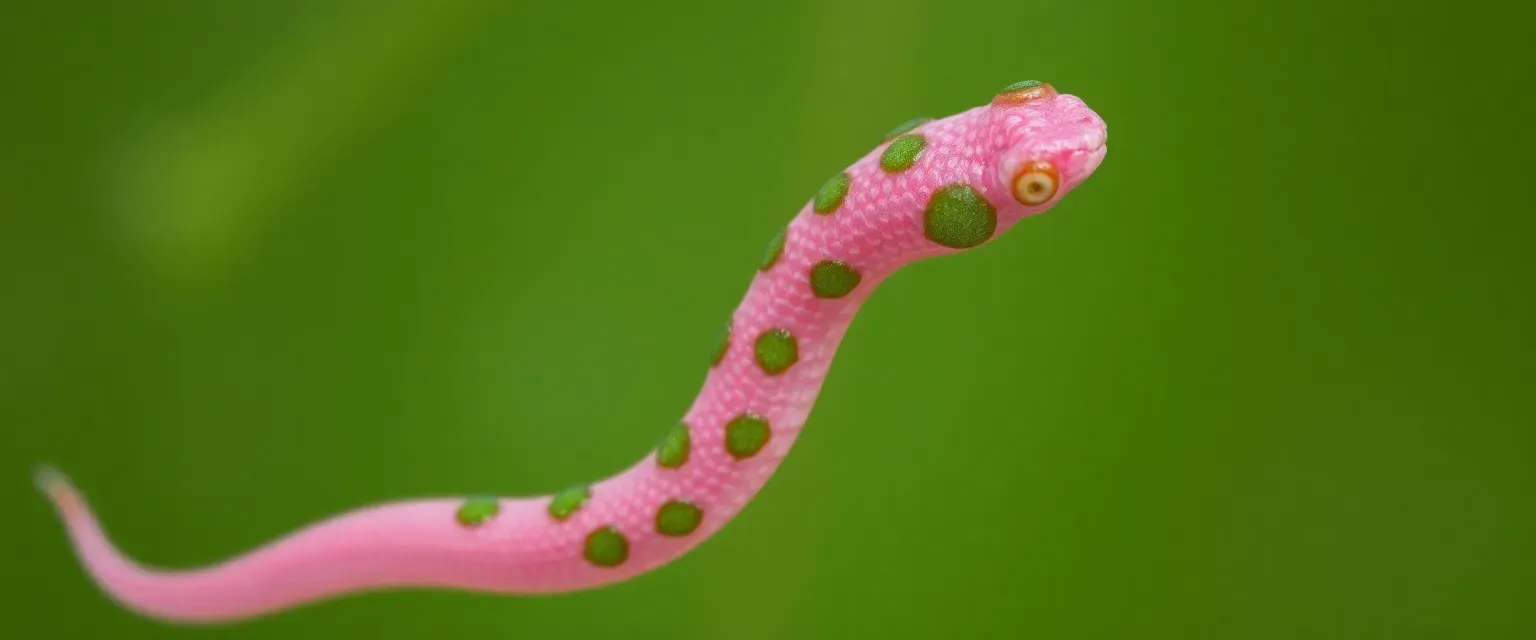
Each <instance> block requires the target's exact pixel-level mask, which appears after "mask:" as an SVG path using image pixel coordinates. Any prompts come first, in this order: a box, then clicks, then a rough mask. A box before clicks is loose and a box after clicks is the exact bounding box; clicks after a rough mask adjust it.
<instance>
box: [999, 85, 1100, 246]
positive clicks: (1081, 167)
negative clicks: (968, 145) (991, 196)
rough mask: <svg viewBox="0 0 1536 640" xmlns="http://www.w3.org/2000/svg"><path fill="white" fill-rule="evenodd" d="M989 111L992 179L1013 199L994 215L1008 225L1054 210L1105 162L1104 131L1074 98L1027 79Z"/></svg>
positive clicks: (1001, 94) (1005, 92)
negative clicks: (994, 155) (995, 154)
mask: <svg viewBox="0 0 1536 640" xmlns="http://www.w3.org/2000/svg"><path fill="white" fill-rule="evenodd" d="M989 108H990V113H989V123H988V124H989V127H990V133H991V138H992V140H993V141H994V143H995V144H996V146H997V149H998V153H999V155H998V157H997V159H996V161H995V163H994V165H993V166H994V167H995V171H996V176H995V179H996V180H997V184H998V186H999V187H1000V190H1001V191H1005V192H1007V193H1009V194H1011V195H1012V196H1013V197H1012V198H1011V199H1009V200H1008V202H1006V203H1005V205H1004V207H1003V208H1002V209H1001V210H1000V211H999V213H1000V214H1003V215H1004V216H1005V217H1006V218H1009V219H1011V220H1012V221H1016V220H1019V219H1022V218H1024V217H1027V216H1031V215H1035V214H1037V213H1041V212H1043V211H1045V210H1047V209H1050V208H1051V207H1052V206H1055V204H1056V203H1057V202H1059V201H1060V200H1061V198H1062V197H1063V196H1065V195H1066V194H1067V192H1069V191H1071V190H1072V189H1073V188H1075V187H1077V186H1078V185H1080V184H1082V183H1083V181H1085V180H1087V179H1088V177H1089V176H1091V175H1093V172H1094V170H1095V169H1098V168H1099V164H1100V163H1102V162H1103V161H1104V154H1105V153H1106V152H1107V151H1108V148H1107V147H1106V146H1105V141H1106V140H1107V138H1108V135H1109V134H1108V129H1107V128H1106V127H1105V125H1104V120H1103V118H1100V117H1099V114H1097V113H1094V112H1093V110H1092V109H1089V108H1088V105H1087V104H1086V103H1084V102H1083V101H1082V99H1080V98H1078V97H1077V96H1072V95H1067V94H1061V93H1057V92H1056V89H1055V88H1054V87H1052V86H1051V85H1049V84H1046V83H1043V82H1037V81H1033V80H1029V81H1025V82H1019V83H1016V84H1012V85H1009V86H1008V87H1005V88H1004V89H1003V90H1002V91H1000V92H998V94H997V96H996V97H994V98H993V99H992V103H991V104H990V105H989Z"/></svg>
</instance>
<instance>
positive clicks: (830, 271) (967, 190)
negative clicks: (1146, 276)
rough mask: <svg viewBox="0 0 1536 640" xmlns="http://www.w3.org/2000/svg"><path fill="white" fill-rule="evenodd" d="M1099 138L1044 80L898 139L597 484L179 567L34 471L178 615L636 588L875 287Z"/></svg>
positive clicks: (1014, 203) (389, 514)
mask: <svg viewBox="0 0 1536 640" xmlns="http://www.w3.org/2000/svg"><path fill="white" fill-rule="evenodd" d="M1106 133H1107V132H1106V128H1105V125H1104V122H1103V120H1102V119H1100V118H1099V116H1098V115H1097V114H1095V113H1094V112H1093V111H1092V110H1091V109H1089V108H1088V106H1087V105H1085V104H1084V103H1083V101H1082V100H1080V99H1078V98H1076V97H1074V96H1070V95H1065V94H1058V93H1057V92H1056V90H1055V89H1053V88H1052V87H1051V86H1050V85H1048V84H1044V83H1038V82H1021V83H1018V84H1015V85H1011V86H1009V87H1007V88H1005V89H1004V90H1003V91H1001V92H999V93H998V94H997V95H996V96H995V97H994V98H993V99H992V100H991V101H990V103H988V104H986V105H983V106H979V107H976V108H973V109H970V110H967V111H964V112H962V113H958V114H955V115H953V116H950V117H948V118H943V119H937V120H930V119H919V120H914V121H912V122H908V123H906V124H904V125H902V126H901V127H899V128H898V129H897V130H896V131H893V132H891V134H890V135H889V136H888V137H887V138H886V139H885V140H884V141H883V142H881V143H880V144H879V145H878V146H877V147H876V148H875V149H873V150H872V151H870V152H869V153H868V154H867V155H866V156H864V157H863V158H861V159H860V160H859V161H858V162H856V163H854V164H853V165H851V166H849V167H848V168H847V169H846V170H845V171H842V172H839V173H837V174H836V175H834V176H833V177H832V178H831V179H829V180H828V181H827V182H826V184H825V185H824V186H823V187H822V188H821V189H820V190H819V191H818V193H817V194H816V195H815V197H814V198H812V199H810V201H808V202H807V203H805V205H804V207H803V208H802V209H801V210H800V212H799V214H798V215H796V216H795V217H794V218H793V220H791V221H790V222H789V223H788V224H787V225H786V226H785V227H784V229H783V231H782V233H781V234H779V235H778V236H777V237H775V238H774V239H773V240H772V241H771V242H770V244H769V247H768V250H767V252H766V254H765V256H764V258H763V261H762V263H761V265H760V268H759V269H758V271H757V273H756V274H754V275H753V280H752V284H751V287H750V289H749V290H748V291H747V293H746V297H745V299H744V300H742V302H741V304H740V306H739V307H737V309H736V310H735V312H734V313H733V314H732V316H731V318H730V321H729V323H728V325H727V326H726V328H725V335H724V337H723V338H722V340H721V343H720V345H719V349H718V351H716V352H715V353H713V354H711V355H712V356H713V358H712V359H711V364H710V368H709V370H708V373H707V375H706V378H705V380H704V384H703V389H702V390H701V391H700V393H699V395H698V397H697V398H696V399H695V400H694V402H693V405H692V406H691V407H690V408H689V409H688V411H687V412H686V413H685V414H684V415H683V417H682V419H681V421H680V422H679V423H678V424H677V425H676V426H675V427H674V428H672V429H671V430H670V431H669V432H667V433H666V434H665V435H664V437H663V438H662V439H661V442H660V444H659V445H658V446H657V448H656V450H655V451H653V452H651V453H650V454H649V455H647V456H646V457H645V458H644V459H642V460H640V461H639V462H638V463H636V464H635V465H634V466H632V467H630V468H629V469H627V470H624V471H622V472H620V473H618V474H617V475H614V476H612V477H610V478H607V479H604V480H601V481H597V482H593V483H590V484H586V485H577V486H574V487H572V488H570V489H567V490H565V491H562V492H559V493H557V494H554V495H549V496H541V497H528V498H442V499H424V500H413V501H400V502H392V503H385V504H381V505H378V506H373V507H369V508H363V509H359V510H356V511H351V512H347V513H343V514H340V515H337V516H334V517H332V518H330V519H327V520H324V521H320V522H317V523H315V524H312V525H310V526H308V527H306V528H303V529H301V530H299V531H296V532H294V533H292V534H289V535H287V536H285V537H283V538H280V539H277V540H275V541H272V542H270V543H268V544H266V545H264V546H263V547H261V548H258V549H255V550H253V551H250V552H248V553H245V554H244V555H241V556H238V557H235V558H233V559H230V560H227V561H225V562H222V563H219V564H215V565H212V566H209V567H206V568H197V569H190V570H180V571H161V570H155V569H151V568H148V567H144V566H142V565H140V564H138V563H136V562H135V561H133V560H132V559H130V558H128V557H126V556H124V555H123V554H122V553H121V552H120V551H118V550H117V549H116V548H115V547H114V545H113V544H112V543H111V542H110V541H109V540H108V538H107V537H106V535H105V534H104V533H103V532H102V529H101V527H100V525H99V524H98V522H97V520H96V518H95V516H94V515H93V513H92V512H91V510H90V509H89V508H88V506H87V505H86V503H85V501H84V499H83V498H82V497H81V495H80V493H79V492H78V491H77V490H76V489H75V487H74V486H73V485H72V484H71V483H70V482H69V481H68V480H67V479H66V478H65V477H64V476H63V475H62V474H60V473H59V472H57V471H54V470H51V469H45V470H43V471H42V472H40V473H39V474H38V478H37V481H38V484H39V487H40V488H41V489H42V490H43V492H44V493H45V495H47V496H49V497H50V499H51V500H52V501H53V503H54V505H55V507H56V509H57V511H58V513H59V515H60V517H61V518H62V520H63V522H64V524H65V527H66V529H67V531H68V534H69V536H70V538H71V540H72V542H73V544H74V546H75V549H76V551H77V553H78V555H79V557H80V560H81V562H82V563H83V565H84V567H85V569H86V571H87V572H88V573H89V574H90V576H91V577H92V578H94V579H95V580H96V582H97V583H98V584H99V585H100V586H101V588H102V589H103V590H104V591H106V593H107V594H108V595H110V596H111V597H112V598H113V599H115V600H116V601H117V602H119V603H121V604H122V605H124V606H126V607H128V608H130V609H133V610H135V611H137V612H139V613H141V614H143V615H147V616H150V617H154V618H159V619H163V620H168V621H176V622H204V623H207V622H225V621H233V620H240V619H245V618H250V617H253V616H259V615H262V614H266V613H270V612H274V611H279V610H283V609H287V608H291V607H295V606H299V605H303V604H306V603H311V602H315V601H319V600H322V599H326V598H331V597H336V596H340V595H345V594H351V593H358V592H363V591H368V590H376V589H385V588H421V587H428V588H430V587H437V588H454V589H471V590H481V591H489V592H498V593H519V594H534V593H553V592H562V591H570V590H577V589H586V588H592V587H597V586H600V585H604V584H610V583H614V582H618V581H622V580H626V579H628V578H631V577H634V576H636V575H639V574H641V573H644V572H646V571H648V570H651V569H654V568H656V567H659V566H661V565H663V564H665V563H667V562H668V561H670V560H672V559H674V558H677V557H678V556H680V555H682V554H684V553H686V552H687V551H689V550H690V549H692V548H694V547H695V546H697V545H698V544H700V543H701V542H703V541H704V540H705V539H707V538H708V537H709V536H710V535H712V534H713V533H714V532H716V531H718V530H719V529H720V528H721V527H722V526H724V525H725V524H726V523H727V522H729V521H730V520H731V518H732V517H734V516H735V515H736V514H737V513H738V512H739V511H740V510H741V509H742V508H743V507H744V506H745V505H746V504H747V502H748V501H749V500H751V499H752V497H753V496H754V495H755V494H756V493H757V492H758V491H759V490H760V489H761V488H762V487H763V485H764V483H766V482H767V480H768V478H769V477H770V476H771V475H772V474H773V472H774V470H775V469H776V468H777V467H778V466H779V463H780V461H781V460H783V459H784V456H785V455H786V454H788V453H789V450H790V447H791V446H792V445H793V444H794V442H795V439H796V436H798V435H799V433H800V429H801V427H802V426H803V425H804V424H805V421H806V417H807V416H808V415H809V414H810V412H811V407H812V405H813V403H814V402H815V400H816V397H817V394H818V393H819V391H820V389H821V386H822V380H823V378H824V377H825V375H826V374H827V370H828V367H829V366H830V365H831V363H832V358H833V354H834V353H835V352H836V351H837V348H838V344H839V342H840V341H841V339H842V337H843V334H844V332H845V331H846V329H847V328H848V325H849V322H850V321H851V320H852V318H853V316H854V314H855V313H856V312H857V310H858V309H859V307H860V305H861V304H862V302H863V301H864V300H865V299H866V298H867V297H868V296H869V295H870V293H871V292H872V291H873V290H874V289H875V287H876V286H877V285H878V284H879V283H880V282H881V281H883V280H884V279H885V278H886V277H888V276H890V275H891V274H892V273H893V272H895V271H896V270H897V269H899V268H901V267H902V266H904V265H907V264H910V263H912V262H914V261H917V260H920V259H923V258H927V257H931V256H937V255H943V254H949V253H955V252H959V251H963V250H965V249H969V248H973V247H976V246H980V245H982V244H984V243H986V242H988V241H990V240H991V239H993V238H995V237H997V236H998V235H1000V234H1001V233H1002V232H1003V231H1005V230H1007V229H1009V228H1010V227H1012V226H1013V225H1014V224H1015V223H1017V222H1018V221H1019V220H1021V219H1023V218H1025V217H1028V216H1030V215H1034V214H1038V213H1040V212H1043V211H1045V210H1047V209H1049V208H1051V207H1052V206H1054V205H1055V204H1056V203H1057V202H1058V201H1059V200H1060V199H1061V198H1062V196H1064V195H1065V194H1066V193H1067V192H1068V191H1070V190H1071V189H1072V188H1074V187H1076V186H1078V185H1079V184H1081V183H1082V182H1083V181H1084V180H1086V179H1087V178H1088V177H1089V176H1090V175H1091V174H1092V173H1093V171H1094V170H1095V169H1096V168H1097V167H1098V166H1099V163H1100V162H1101V161H1102V160H1103V158H1104V155H1105V152H1106V147H1105V138H1106Z"/></svg>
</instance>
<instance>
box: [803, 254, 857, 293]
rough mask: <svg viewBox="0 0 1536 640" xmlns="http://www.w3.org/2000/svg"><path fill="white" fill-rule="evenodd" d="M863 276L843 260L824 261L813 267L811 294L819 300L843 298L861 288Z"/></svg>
mask: <svg viewBox="0 0 1536 640" xmlns="http://www.w3.org/2000/svg"><path fill="white" fill-rule="evenodd" d="M862 279H863V276H860V275H859V272H857V271H854V270H853V267H850V266H848V263H846V262H843V261H842V260H822V261H821V262H818V263H816V264H815V266H812V267H811V292H812V293H814V294H816V297H818V298H841V297H843V296H846V295H848V294H849V292H851V291H853V290H854V288H855V287H857V286H859V281H860V280H862Z"/></svg>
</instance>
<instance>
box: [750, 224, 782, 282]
mask: <svg viewBox="0 0 1536 640" xmlns="http://www.w3.org/2000/svg"><path fill="white" fill-rule="evenodd" d="M787 231H789V229H788V228H787V227H786V228H784V229H779V233H778V234H777V235H775V236H773V239H772V240H769V241H768V251H767V253H765V254H764V255H763V264H762V266H760V267H758V268H757V270H758V271H767V270H769V269H772V268H773V265H774V263H776V262H778V261H779V256H781V255H784V234H785V232H787Z"/></svg>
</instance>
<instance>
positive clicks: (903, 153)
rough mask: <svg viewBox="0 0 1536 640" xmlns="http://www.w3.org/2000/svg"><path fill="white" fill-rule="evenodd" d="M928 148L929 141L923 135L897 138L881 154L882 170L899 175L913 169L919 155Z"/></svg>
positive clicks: (907, 135) (908, 135)
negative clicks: (898, 173)
mask: <svg viewBox="0 0 1536 640" xmlns="http://www.w3.org/2000/svg"><path fill="white" fill-rule="evenodd" d="M927 146H928V139H927V138H925V137H923V134H921V133H909V134H906V135H903V136H901V137H900V138H897V139H896V140H895V141H894V142H892V143H891V144H890V146H888V147H886V148H885V152H884V153H881V154H880V168H881V169H885V171H886V173H897V172H900V171H906V170H907V169H910V168H912V163H914V162H917V156H918V154H920V153H922V152H923V148H924V147H927Z"/></svg>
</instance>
